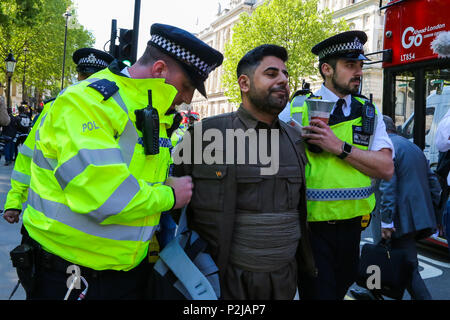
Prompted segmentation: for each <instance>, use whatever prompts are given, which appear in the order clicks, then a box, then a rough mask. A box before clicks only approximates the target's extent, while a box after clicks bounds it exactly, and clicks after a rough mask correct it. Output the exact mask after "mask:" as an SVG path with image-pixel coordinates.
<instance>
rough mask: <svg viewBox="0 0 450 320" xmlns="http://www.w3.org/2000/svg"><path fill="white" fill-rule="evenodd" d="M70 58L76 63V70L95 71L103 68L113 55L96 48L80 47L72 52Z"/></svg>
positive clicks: (83, 71)
mask: <svg viewBox="0 0 450 320" xmlns="http://www.w3.org/2000/svg"><path fill="white" fill-rule="evenodd" d="M72 59H73V62H74V63H75V64H76V65H77V72H82V73H95V72H98V71H100V70H103V69H105V68H106V67H107V66H108V65H109V64H110V63H111V62H112V61H113V60H114V57H113V56H112V55H110V54H109V53H106V52H103V51H100V50H97V49H93V48H81V49H78V50H77V51H75V52H74V53H73V55H72Z"/></svg>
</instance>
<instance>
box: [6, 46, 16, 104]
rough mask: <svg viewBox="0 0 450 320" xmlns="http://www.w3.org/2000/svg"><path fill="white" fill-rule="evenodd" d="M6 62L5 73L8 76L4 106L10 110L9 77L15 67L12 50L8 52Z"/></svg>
mask: <svg viewBox="0 0 450 320" xmlns="http://www.w3.org/2000/svg"><path fill="white" fill-rule="evenodd" d="M5 62H6V75H7V76H8V95H7V97H6V98H7V102H6V106H7V108H8V111H11V77H12V75H13V73H14V69H15V68H16V63H17V61H16V59H14V56H13V54H12V52H10V53H9V54H8V57H7V58H6V59H5Z"/></svg>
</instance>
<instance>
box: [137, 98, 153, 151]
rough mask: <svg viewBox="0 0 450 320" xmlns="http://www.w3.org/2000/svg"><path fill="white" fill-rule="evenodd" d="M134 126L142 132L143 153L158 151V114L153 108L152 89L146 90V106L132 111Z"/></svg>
mask: <svg viewBox="0 0 450 320" xmlns="http://www.w3.org/2000/svg"><path fill="white" fill-rule="evenodd" d="M134 113H135V115H136V127H137V128H138V130H140V131H141V132H142V141H143V145H144V152H145V155H147V156H148V155H155V154H158V153H159V115H158V111H157V110H156V109H155V108H153V104H152V90H148V106H147V107H146V108H144V109H139V110H135V111H134Z"/></svg>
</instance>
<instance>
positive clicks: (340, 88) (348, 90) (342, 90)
mask: <svg viewBox="0 0 450 320" xmlns="http://www.w3.org/2000/svg"><path fill="white" fill-rule="evenodd" d="M336 78H337V75H336V73H334V74H333V77H332V78H331V82H332V83H333V86H334V88H335V89H336V91H337V92H339V93H341V94H343V95H348V94H358V93H359V86H360V85H361V78H359V77H355V78H351V79H350V81H349V84H348V85H347V86H341V85H340V84H338V83H337V81H336ZM353 80H359V81H360V82H359V86H357V87H355V89H351V88H350V82H352V81H353Z"/></svg>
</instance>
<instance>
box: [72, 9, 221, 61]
mask: <svg viewBox="0 0 450 320" xmlns="http://www.w3.org/2000/svg"><path fill="white" fill-rule="evenodd" d="M73 2H74V4H75V9H76V12H77V16H78V21H79V23H80V24H81V25H83V26H84V28H85V29H87V30H89V31H91V32H92V34H93V35H94V37H95V38H96V42H95V45H94V48H96V49H99V50H103V49H104V47H105V49H106V50H107V51H108V50H109V43H108V44H106V46H105V43H106V42H107V41H108V40H109V39H110V36H111V21H112V19H116V20H117V28H118V29H119V28H125V29H132V28H133V21H134V5H135V0H73ZM219 2H225V1H223V0H222V1H218V0H141V14H140V21H139V41H138V50H137V53H138V57H140V56H141V55H142V53H143V52H144V50H145V47H146V44H147V41H148V40H149V39H150V26H151V25H152V24H153V23H156V22H158V23H164V24H170V25H174V26H177V27H180V28H183V29H186V30H187V31H190V32H198V31H201V30H203V29H204V28H205V27H207V26H208V25H209V24H210V23H211V22H212V21H213V20H214V18H215V14H216V13H217V9H218V3H219ZM197 21H198V24H197ZM117 35H119V31H117ZM116 44H118V41H116Z"/></svg>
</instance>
